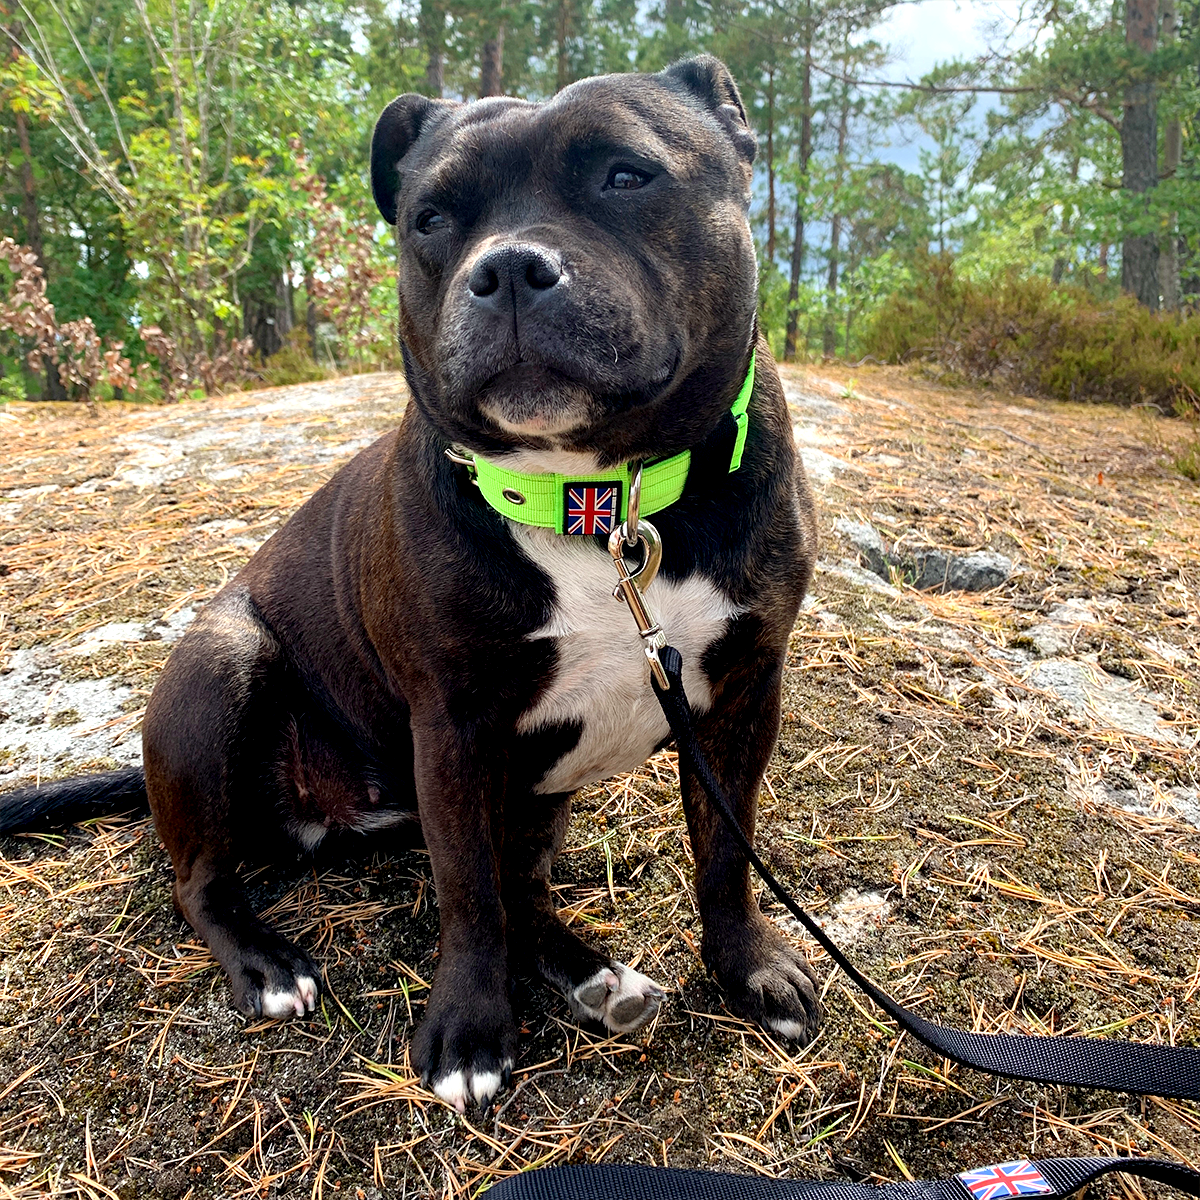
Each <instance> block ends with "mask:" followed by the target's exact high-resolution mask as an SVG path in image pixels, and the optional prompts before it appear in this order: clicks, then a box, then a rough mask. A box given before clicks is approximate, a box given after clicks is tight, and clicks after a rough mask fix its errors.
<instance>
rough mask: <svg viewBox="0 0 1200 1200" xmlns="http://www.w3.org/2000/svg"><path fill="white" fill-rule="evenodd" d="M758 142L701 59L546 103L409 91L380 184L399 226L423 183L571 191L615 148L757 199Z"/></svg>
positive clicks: (382, 139)
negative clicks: (456, 98)
mask: <svg viewBox="0 0 1200 1200" xmlns="http://www.w3.org/2000/svg"><path fill="white" fill-rule="evenodd" d="M754 150H755V141H754V136H753V134H752V133H750V131H749V128H748V126H747V123H746V114H745V109H744V108H743V106H742V102H741V98H740V96H739V95H738V91H737V87H736V85H735V84H734V83H733V80H732V77H731V76H730V75H729V72H728V70H727V69H726V68H725V67H724V66H723V65H722V64H721V63H719V62H718V61H717V60H716V59H711V58H707V57H702V58H699V59H691V60H688V61H687V62H684V63H679V64H677V65H676V66H674V67H671V68H668V69H667V70H666V71H664V72H661V73H659V74H658V75H638V74H627V75H606V76H600V77H598V78H594V79H585V80H581V81H579V82H578V83H574V84H572V85H570V86H569V87H567V88H564V89H563V91H561V92H560V93H558V95H557V96H555V97H554V98H553V99H551V100H548V101H545V102H542V103H530V102H527V101H522V100H513V99H507V98H496V99H489V100H482V101H477V102H474V103H472V104H456V103H452V102H446V101H431V100H428V99H426V98H424V97H421V96H415V95H409V96H402V97H400V98H398V99H397V100H395V101H393V102H392V104H390V105H389V106H388V108H387V109H385V110H384V113H383V115H382V116H381V117H380V120H379V123H378V125H377V127H376V131H375V138H374V141H373V144H372V153H371V173H372V186H373V189H374V192H375V198H376V201H377V203H378V204H379V208H380V211H381V212H382V213H383V215H384V217H385V218H386V219H388V220H389V221H393V222H394V221H395V220H396V216H397V212H396V209H397V203H400V204H401V205H404V206H408V204H409V202H410V201H413V200H414V197H413V195H412V192H413V189H416V188H419V189H420V190H421V192H422V193H423V197H422V198H423V199H426V200H430V199H438V198H443V197H444V198H447V199H449V198H452V197H453V198H456V199H462V197H463V194H464V193H466V194H468V195H469V196H472V197H474V198H476V199H478V200H480V201H482V199H483V197H484V194H485V193H486V196H487V197H489V198H494V197H496V196H497V195H498V194H500V193H502V192H503V191H505V190H507V189H511V188H513V187H517V186H521V185H523V184H525V183H531V184H533V185H535V186H536V185H538V184H544V185H548V186H553V187H556V188H558V189H560V190H563V189H569V185H570V182H571V174H572V172H573V171H582V170H584V169H585V168H586V166H587V165H588V164H589V162H592V161H594V159H595V158H596V157H598V156H601V155H603V154H605V153H610V154H613V155H628V156H632V157H633V158H634V159H641V160H643V161H644V163H645V164H647V165H650V166H653V167H655V168H660V169H664V170H667V171H669V172H670V173H671V175H673V176H674V177H675V178H676V179H678V180H680V181H681V182H687V181H689V180H695V179H703V180H704V181H705V183H706V185H707V186H708V187H709V188H715V189H716V191H717V192H718V193H721V192H724V193H726V194H729V193H732V194H736V195H738V196H740V197H741V198H743V199H744V200H745V201H746V202H748V200H749V187H750V164H751V162H752V160H753V158H754ZM404 193H407V194H404Z"/></svg>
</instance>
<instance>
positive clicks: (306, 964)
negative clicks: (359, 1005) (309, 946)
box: [142, 591, 320, 1017]
mask: <svg viewBox="0 0 1200 1200" xmlns="http://www.w3.org/2000/svg"><path fill="white" fill-rule="evenodd" d="M286 699H287V692H286V678H285V670H284V664H283V661H282V656H281V654H280V650H279V645H278V643H277V642H276V640H275V638H274V636H273V635H272V634H271V632H270V630H269V629H268V628H267V627H266V626H265V625H264V624H263V622H262V621H261V620H260V619H259V617H258V614H257V612H256V610H255V609H254V606H253V605H252V603H251V602H250V600H249V598H248V597H247V596H246V595H245V594H244V593H240V594H239V593H238V592H236V591H230V592H225V593H222V594H221V595H219V596H218V597H216V598H215V599H214V600H213V601H212V602H211V603H210V604H209V605H208V607H206V608H205V610H204V611H203V612H202V613H201V614H200V616H199V617H198V618H197V619H196V622H195V624H194V625H193V626H192V628H191V629H189V630H188V633H187V635H186V636H185V637H184V639H183V641H181V642H180V644H179V646H178V647H177V648H176V650H175V652H174V653H173V654H172V655H171V659H170V661H169V663H168V664H167V668H166V671H165V672H164V673H163V676H162V678H161V679H160V680H159V683H158V686H157V687H156V688H155V689H154V694H153V695H152V696H151V698H150V703H149V705H148V706H147V709H146V718H145V721H144V723H143V733H142V741H143V748H144V759H145V767H146V791H147V794H148V796H149V800H150V807H151V810H152V811H153V813H154V820H155V824H156V826H157V828H158V833H159V836H160V837H161V838H162V840H163V842H164V843H165V845H166V847H167V851H168V853H169V854H170V856H171V862H172V865H173V866H174V868H175V903H176V906H177V908H178V909H179V911H180V913H181V914H182V916H183V917H184V919H185V920H187V922H188V923H189V924H190V925H191V926H192V928H193V929H194V930H195V931H196V933H197V934H199V936H200V937H201V938H202V939H203V940H204V942H205V944H206V945H207V946H208V948H209V949H210V950H211V951H212V953H213V956H214V957H215V958H216V959H217V961H218V962H219V963H220V964H221V966H222V967H224V968H225V970H226V972H227V973H228V975H229V979H230V984H231V987H232V991H233V1003H234V1005H235V1006H236V1007H237V1008H238V1009H239V1010H240V1011H241V1012H243V1013H245V1014H247V1015H248V1016H259V1015H261V1016H268V1017H287V1016H303V1015H304V1013H305V1012H310V1011H312V1009H313V1008H314V1007H315V1006H316V1002H317V995H318V993H319V990H320V982H319V981H320V972H319V971H318V970H317V968H316V967H315V966H314V965H313V962H312V960H311V959H310V958H309V957H308V955H306V954H305V953H304V952H303V951H302V950H300V949H298V948H297V947H296V946H294V945H292V944H291V942H289V941H288V940H287V939H286V938H284V937H283V936H282V935H281V934H279V933H277V932H276V931H275V930H274V929H272V928H271V927H270V926H269V925H267V924H266V923H265V922H264V921H262V920H260V919H259V917H258V916H257V915H256V914H255V912H254V909H253V907H252V906H251V905H250V903H249V901H248V899H247V898H246V895H245V893H244V891H243V890H242V887H241V885H240V883H239V882H238V880H237V877H236V875H235V868H236V866H237V864H238V862H239V861H240V860H241V859H242V858H244V857H251V856H252V855H251V854H250V853H249V851H250V850H251V849H252V848H255V847H257V848H258V849H259V850H261V849H262V847H263V845H264V844H265V843H267V841H268V839H270V840H273V841H274V842H276V843H277V842H278V841H279V840H280V839H281V838H282V836H283V832H282V829H281V828H280V825H281V817H280V811H279V806H280V798H281V794H282V787H281V782H280V779H279V764H280V758H281V753H280V751H281V746H282V736H281V730H282V727H283V726H284V724H285V723H286V721H287V720H288V713H287V708H286ZM292 699H293V700H294V699H295V696H294V695H293V696H292Z"/></svg>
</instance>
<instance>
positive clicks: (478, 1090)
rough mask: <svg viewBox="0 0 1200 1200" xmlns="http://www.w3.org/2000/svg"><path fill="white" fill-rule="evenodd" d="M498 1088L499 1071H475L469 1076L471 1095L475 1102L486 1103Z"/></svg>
mask: <svg viewBox="0 0 1200 1200" xmlns="http://www.w3.org/2000/svg"><path fill="white" fill-rule="evenodd" d="M499 1090H500V1072H499V1071H476V1072H474V1073H473V1074H472V1076H471V1095H472V1096H474V1097H475V1103H476V1104H486V1103H487V1102H488V1101H489V1100H490V1099H491V1098H492V1097H493V1096H494V1095H495V1094H496V1093H497V1092H498V1091H499Z"/></svg>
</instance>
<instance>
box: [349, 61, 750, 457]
mask: <svg viewBox="0 0 1200 1200" xmlns="http://www.w3.org/2000/svg"><path fill="white" fill-rule="evenodd" d="M754 151H755V139H754V136H753V134H752V133H751V132H750V130H749V128H748V127H747V123H746V114H745V109H744V108H743V106H742V101H741V98H740V96H739V95H738V90H737V86H736V85H735V84H734V82H733V79H732V77H731V76H730V74H729V71H728V70H727V69H726V68H725V66H724V65H723V64H722V63H720V62H718V61H717V60H716V59H715V58H711V57H708V56H705V57H700V58H694V59H689V60H687V61H685V62H681V63H677V64H676V65H675V66H672V67H669V68H668V69H667V70H665V71H663V72H661V73H660V74H657V75H634V74H630V75H609V76H603V77H600V78H597V79H585V80H582V81H581V82H579V83H576V84H572V85H571V86H570V87H568V88H565V89H564V90H563V91H561V92H560V93H559V94H558V95H557V96H555V97H554V99H552V100H549V101H547V102H545V103H542V104H530V103H527V102H524V101H520V100H509V99H493V100H484V101H479V102H477V103H473V104H467V105H463V104H454V103H449V102H445V101H438V100H430V99H427V98H426V97H423V96H416V95H406V96H401V97H399V98H398V99H397V100H394V101H392V103H391V104H389V105H388V107H387V108H386V109H385V110H384V112H383V114H382V116H381V117H380V118H379V121H378V124H377V125H376V127H375V134H374V138H373V141H372V144H371V183H372V188H373V190H374V193H375V201H376V203H377V204H378V205H379V209H380V212H382V213H383V216H384V217H385V219H386V220H387V221H389V222H391V223H394V224H395V225H396V226H397V235H398V240H399V244H400V339H401V343H402V346H403V349H404V361H405V368H406V372H407V375H408V379H409V384H410V386H411V389H412V392H413V395H414V397H415V398H416V401H417V403H418V404H419V405H420V407H421V409H422V411H423V412H424V413H425V415H426V416H427V417H428V419H429V420H430V421H431V422H433V424H434V425H435V427H436V428H437V429H438V430H439V431H440V432H441V433H442V434H443V435H444V436H445V437H447V438H448V439H450V440H451V441H453V442H457V443H459V444H461V445H464V446H467V447H469V448H471V449H473V450H476V451H478V452H481V453H484V454H487V455H489V456H495V455H504V454H505V453H506V452H511V451H513V450H515V449H517V448H534V449H554V450H567V451H579V452H584V453H587V454H591V455H594V456H595V458H596V460H597V462H598V463H599V464H600V465H602V466H608V465H611V464H612V463H614V462H618V461H623V460H627V459H629V458H632V457H636V456H650V455H653V454H659V453H666V452H668V451H674V450H678V449H681V448H683V447H685V446H688V445H692V444H694V443H695V442H696V441H698V440H699V439H701V438H702V437H704V436H706V435H707V433H708V432H709V431H711V429H713V428H714V427H715V425H716V423H717V421H719V419H720V417H721V415H722V414H723V412H724V411H725V410H726V409H727V408H728V405H729V401H730V397H731V396H732V395H733V394H734V393H736V391H737V389H738V386H739V384H740V383H741V379H742V374H743V372H744V370H745V366H746V360H747V355H748V353H749V348H750V345H751V340H752V337H753V327H754V315H755V298H756V285H757V270H756V261H755V254H754V245H753V242H752V240H751V236H750V229H749V226H748V224H747V221H746V211H747V208H748V205H749V199H750V179H751V163H752V161H753V158H754Z"/></svg>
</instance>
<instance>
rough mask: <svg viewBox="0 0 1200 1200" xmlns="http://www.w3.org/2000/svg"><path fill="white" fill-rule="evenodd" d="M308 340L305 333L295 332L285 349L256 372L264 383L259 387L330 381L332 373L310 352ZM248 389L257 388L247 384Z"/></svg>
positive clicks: (252, 384) (272, 356)
mask: <svg viewBox="0 0 1200 1200" xmlns="http://www.w3.org/2000/svg"><path fill="white" fill-rule="evenodd" d="M307 343H308V338H307V337H305V336H304V335H303V331H302V330H301V331H298V335H297V331H293V336H291V337H289V338H288V340H287V342H286V343H285V344H284V346H283V349H281V350H279V351H277V352H276V353H275V354H272V355H271V357H270V358H268V359H267V361H266V362H265V363H263V365H262V366H261V367H260V368H259V369H258V371H257V372H256V374H257V376H258V378H259V379H260V380H261V381H262V382H261V384H259V385H257V386H261V387H285V386H287V385H288V384H292V383H314V382H316V381H317V380H319V379H328V378H329V376H330V374H331V373H332V372H331V371H330V370H329V368H328V367H325V366H322V365H321V364H320V363H319V362H317V360H316V359H315V358H313V356H312V355H311V354H309V352H308V346H307ZM246 386H247V387H254V386H256V385H255V384H254V383H249V382H248V383H247V384H246Z"/></svg>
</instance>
